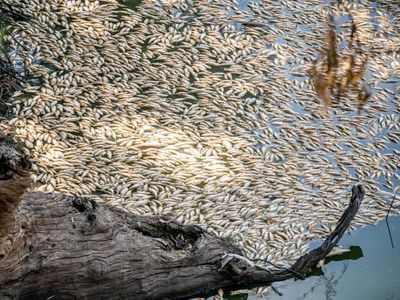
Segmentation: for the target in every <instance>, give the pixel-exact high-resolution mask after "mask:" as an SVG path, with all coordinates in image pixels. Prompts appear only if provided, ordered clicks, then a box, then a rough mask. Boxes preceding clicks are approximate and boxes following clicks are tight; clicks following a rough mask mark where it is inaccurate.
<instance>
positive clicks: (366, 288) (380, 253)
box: [224, 216, 400, 300]
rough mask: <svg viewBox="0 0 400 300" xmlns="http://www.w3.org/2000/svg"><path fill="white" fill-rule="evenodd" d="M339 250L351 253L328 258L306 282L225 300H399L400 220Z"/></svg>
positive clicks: (370, 229)
mask: <svg viewBox="0 0 400 300" xmlns="http://www.w3.org/2000/svg"><path fill="white" fill-rule="evenodd" d="M318 245H319V243H313V244H312V245H311V247H312V248H315V247H317V246H318ZM340 246H342V247H344V248H349V249H350V250H351V251H350V252H347V253H344V254H342V255H337V256H332V257H329V258H327V259H326V260H325V264H324V266H323V267H322V268H316V269H314V270H313V271H312V272H311V273H310V274H309V275H308V277H307V278H306V279H305V280H295V281H294V280H287V281H283V282H276V283H274V284H272V288H271V290H270V291H269V292H268V293H267V294H265V295H263V296H260V295H256V290H250V291H247V292H246V293H244V292H243V293H239V294H236V295H230V296H226V297H224V299H226V300H239V299H241V300H245V299H246V300H256V299H264V300H278V299H279V300H289V299H290V300H292V299H306V300H310V299H312V300H320V299H327V300H334V299H336V300H339V299H351V300H358V299H359V300H376V299H393V300H398V299H400V217H398V216H396V217H389V218H388V219H387V220H383V221H381V222H380V223H378V225H376V226H373V225H370V226H367V227H364V228H361V229H358V230H355V231H353V232H351V234H347V235H345V236H344V237H343V238H342V239H341V241H340Z"/></svg>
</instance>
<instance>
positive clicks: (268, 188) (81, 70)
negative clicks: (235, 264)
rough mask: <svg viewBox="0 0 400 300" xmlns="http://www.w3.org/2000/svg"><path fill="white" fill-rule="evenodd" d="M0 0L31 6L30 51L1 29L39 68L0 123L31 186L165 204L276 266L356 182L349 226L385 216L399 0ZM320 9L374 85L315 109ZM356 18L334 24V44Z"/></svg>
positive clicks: (395, 113) (394, 181) (132, 203)
mask: <svg viewBox="0 0 400 300" xmlns="http://www.w3.org/2000/svg"><path fill="white" fill-rule="evenodd" d="M5 2H6V3H9V4H10V5H12V6H13V7H20V8H21V9H22V10H23V12H24V13H25V14H26V15H27V16H29V18H30V20H29V22H18V23H17V24H16V27H15V29H14V30H15V33H18V40H19V41H20V42H21V43H23V45H24V47H26V48H27V50H28V51H25V50H24V49H21V48H20V47H19V46H18V44H17V43H16V42H15V41H14V40H13V39H10V40H9V43H10V45H11V47H13V48H14V49H18V53H19V55H20V56H21V57H23V58H24V61H25V65H26V68H27V74H31V76H34V77H35V78H40V82H39V81H38V82H37V83H36V84H33V83H30V84H26V85H23V87H22V90H21V91H18V92H16V93H14V95H13V97H12V106H13V115H14V117H13V118H12V119H11V120H4V121H3V122H1V123H0V124H1V125H0V126H1V128H2V129H8V130H10V129H11V128H12V130H13V131H15V134H16V137H17V138H18V139H19V140H21V141H22V142H23V143H24V144H25V151H26V152H27V153H28V154H29V155H30V156H31V158H32V161H33V166H32V168H33V175H32V177H33V180H34V182H35V185H34V186H33V188H32V190H34V191H43V192H61V193H66V194H73V195H84V196H87V197H90V198H93V199H95V200H98V201H103V202H106V203H109V204H112V205H115V206H118V207H122V208H125V209H127V210H129V211H132V212H135V213H138V214H169V215H171V216H173V217H175V218H177V219H178V220H179V221H182V222H184V223H191V224H198V225H200V226H203V227H205V228H208V229H209V230H211V231H212V232H214V233H215V234H217V235H219V236H223V237H226V238H229V239H230V240H232V241H233V242H235V243H236V244H238V245H240V246H241V247H243V249H245V251H246V252H247V254H248V255H249V257H250V258H254V259H258V258H259V259H268V260H269V261H272V262H274V263H278V264H280V265H281V266H283V267H285V266H288V265H289V264H290V262H293V260H295V259H296V258H297V257H298V256H299V255H301V254H302V253H304V252H305V251H306V250H307V243H308V241H310V240H311V239H315V238H319V237H322V236H325V235H326V234H327V233H328V232H329V231H330V230H331V229H332V227H333V226H334V225H335V224H336V221H337V219H338V218H339V217H340V212H341V211H342V210H343V208H344V207H345V206H346V205H347V203H346V202H347V199H348V195H347V194H348V193H349V192H350V191H349V187H351V186H352V185H353V184H355V183H361V184H363V185H364V186H365V188H366V191H367V195H366V197H365V198H366V199H365V201H364V203H363V206H362V207H361V210H360V212H359V215H358V216H357V217H356V218H355V221H354V224H355V225H363V224H370V223H374V222H376V221H378V220H380V219H382V218H384V217H385V216H386V212H387V210H388V202H390V200H391V199H392V197H393V193H394V190H395V187H396V186H399V182H400V173H399V168H398V157H399V154H400V153H399V148H398V143H395V142H396V141H398V140H399V139H400V122H399V105H400V98H399V97H398V93H397V94H396V86H397V85H398V84H399V79H400V78H399V77H400V63H399V54H398V52H396V51H397V50H398V47H397V46H398V44H399V41H400V35H399V32H398V26H397V27H396V25H395V23H394V22H392V21H391V20H392V19H391V18H392V17H391V16H392V15H394V14H395V10H396V8H397V5H396V3H397V1H386V2H385V3H387V5H378V6H377V7H371V6H370V5H369V2H367V1H361V2H357V3H352V4H348V2H343V1H342V2H341V4H339V5H337V6H334V7H332V8H329V7H324V6H321V4H320V2H319V1H311V2H310V1H306V2H304V1H300V2H292V1H272V2H268V3H267V2H265V1H258V2H252V1H247V2H246V5H245V8H246V9H241V8H240V7H238V5H237V1H233V0H232V1H231V0H224V1H212V2H210V1H205V0H204V1H203V0H200V1H198V0H196V1H194V0H192V1H190V0H178V1H166V0H160V1H156V2H154V1H142V2H140V3H139V2H138V1H133V2H132V3H136V4H137V3H139V4H138V5H136V4H135V7H134V9H130V8H129V7H127V6H126V5H125V4H124V3H122V2H121V3H118V2H117V1H115V0H103V1H83V0H82V1H81V0H68V1H67V0H65V1H53V0H48V1H33V0H5ZM390 3H392V4H393V5H392V6H391V4H390ZM330 9H331V10H332V13H334V14H335V16H336V17H335V18H337V19H338V18H340V16H348V15H349V13H350V14H351V16H352V18H353V20H354V24H356V26H357V27H356V28H357V31H356V32H357V43H359V44H360V47H362V48H363V49H364V48H365V49H369V52H368V67H366V66H365V64H366V63H365V64H364V67H363V68H365V70H363V71H362V70H361V69H362V68H361V67H360V69H358V70H359V71H357V70H355V71H352V72H353V73H352V74H353V75H352V79H351V80H350V79H349V81H348V82H347V81H346V84H348V83H349V85H351V82H353V83H354V84H358V82H359V80H355V79H354V78H355V76H356V75H357V74H359V75H362V73H363V74H364V75H363V77H364V78H365V79H364V81H365V86H366V87H368V91H367V90H361V94H360V95H358V94H357V93H350V94H349V95H347V96H346V97H342V98H341V99H340V103H337V101H333V99H332V101H331V102H332V103H328V100H326V104H325V105H326V106H327V107H328V106H329V109H328V110H327V112H325V113H324V112H321V110H320V103H319V101H318V98H317V97H316V96H315V91H314V87H313V85H314V83H313V82H312V80H309V79H308V77H307V74H306V70H309V69H310V68H311V67H312V62H313V61H315V59H316V55H317V53H318V51H319V49H321V48H322V47H323V46H324V45H325V40H324V37H323V34H322V32H323V31H324V28H325V24H326V16H327V15H328V13H329V10H330ZM371 13H375V15H374V17H373V19H374V20H373V22H374V24H379V26H381V27H379V26H378V27H377V25H376V26H373V25H372V23H371V22H370V21H369V20H370V19H371V17H370V14H371ZM341 20H342V19H341ZM238 24H265V26H264V27H263V28H259V26H247V25H245V26H243V25H242V26H237V25H238ZM304 26H306V28H307V30H304V28H305V27H304ZM302 28H303V29H302ZM351 28H352V23H351V22H349V21H346V19H344V21H343V23H341V24H340V25H337V26H336V29H335V35H336V43H337V47H338V49H339V48H340V47H341V45H342V44H343V43H345V41H346V39H347V37H348V33H349V32H350V33H351ZM354 39H355V38H354ZM331 43H333V40H332V39H331ZM355 43H356V42H355V41H354V43H353V44H354V45H353V46H354V47H356V46H355ZM396 45H397V46H396ZM357 47H358V46H357ZM340 49H341V48H340ZM329 55H331V56H332V57H333V56H334V54H333V53H330V52H329ZM358 56H359V55H358V54H357V57H358ZM357 57H355V56H354V58H355V61H356V62H355V64H357V63H359V62H358V60H357ZM360 58H361V57H360ZM340 62H341V61H339V62H338V63H339V64H340ZM330 64H331V69H332V70H333V69H334V68H335V64H336V63H335V62H334V60H332V62H331V63H330ZM350 64H352V63H350ZM361 65H362V62H361ZM361 71H362V72H361ZM290 74H295V76H293V75H290ZM296 78H303V79H302V80H296ZM338 79H339V77H337V78H336V77H335V79H334V81H336V82H337V81H338ZM318 80H319V79H318ZM324 80H325V81H323V80H322V79H321V80H319V81H317V84H318V86H321V88H320V89H319V92H318V93H319V95H320V96H322V97H328V92H329V93H331V92H330V91H329V89H330V85H331V84H332V83H331V80H332V79H329V80H328V79H324ZM367 94H368V95H367ZM366 98H368V99H369V100H368V101H365V100H366ZM357 99H358V100H357ZM357 101H358V104H356V103H357ZM357 106H358V107H360V108H361V107H362V108H363V112H362V113H360V114H357V110H358V107H357ZM300 108H301V109H300ZM393 141H394V142H393ZM389 199H390V200H389ZM398 204H399V203H398V202H396V203H394V205H393V208H392V212H393V213H398ZM287 259H288V261H287Z"/></svg>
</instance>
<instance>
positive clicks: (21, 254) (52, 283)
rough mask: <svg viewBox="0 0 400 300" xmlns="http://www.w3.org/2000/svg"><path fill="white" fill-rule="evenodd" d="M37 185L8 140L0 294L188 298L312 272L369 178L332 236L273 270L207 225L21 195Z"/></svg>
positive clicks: (2, 162)
mask: <svg viewBox="0 0 400 300" xmlns="http://www.w3.org/2000/svg"><path fill="white" fill-rule="evenodd" d="M29 183H30V179H29V161H28V159H27V158H26V157H25V156H24V155H23V154H22V152H21V151H20V150H19V149H18V148H17V147H16V146H15V145H14V144H12V143H11V142H9V141H7V139H5V138H0V228H1V231H0V242H1V244H0V299H42V300H43V299H169V298H187V297H190V296H194V295H198V294H202V293H206V292H209V291H211V290H214V289H217V288H221V287H226V286H231V287H232V286H237V287H240V286H243V285H246V284H253V283H268V282H273V281H277V280H284V279H287V278H290V277H293V276H296V275H300V274H304V273H306V272H308V271H309V270H310V268H312V267H314V266H315V265H316V264H317V263H318V261H319V260H321V259H323V258H324V257H325V255H326V254H328V253H329V252H330V251H331V249H332V248H333V246H334V245H335V244H336V243H337V242H338V241H339V239H340V238H341V236H342V235H343V234H344V232H345V231H346V229H347V227H348V226H349V224H350V222H351V220H352V219H353V217H354V216H355V214H356V213H357V211H358V208H359V206H360V203H361V200H362V198H363V195H364V192H363V189H362V188H361V186H356V187H353V191H352V196H351V200H350V204H349V207H348V208H347V209H346V211H345V212H344V214H343V216H342V217H341V218H340V220H339V222H338V224H337V227H336V229H335V230H334V231H333V232H332V233H331V234H330V235H329V236H328V237H327V239H326V240H325V242H324V243H323V244H322V245H321V246H320V247H319V248H317V249H315V250H312V251H311V252H309V253H307V254H305V255H304V256H302V257H300V258H299V259H298V261H297V262H296V263H295V264H294V265H293V266H292V268H291V269H288V270H276V271H274V272H271V271H269V270H265V269H263V268H261V267H259V266H257V265H255V264H253V263H252V262H251V261H249V260H247V259H246V258H245V257H244V256H243V252H242V251H241V250H240V249H239V248H237V247H236V246H234V245H232V244H230V243H229V242H227V241H225V240H223V239H221V238H218V237H216V236H214V235H213V234H211V233H208V232H207V231H205V230H204V229H202V228H200V227H197V226H185V225H182V224H180V223H178V222H176V221H174V220H172V219H170V218H168V217H165V216H154V217H145V216H138V215H134V214H130V213H127V212H124V211H122V210H119V209H117V208H114V207H111V206H107V205H101V204H98V203H96V202H94V201H92V200H88V199H85V198H81V197H74V196H66V195H60V194H49V193H26V194H25V195H23V196H22V194H23V192H24V191H25V190H26V188H27V187H28V186H29ZM21 196H22V199H21ZM17 206H18V207H17Z"/></svg>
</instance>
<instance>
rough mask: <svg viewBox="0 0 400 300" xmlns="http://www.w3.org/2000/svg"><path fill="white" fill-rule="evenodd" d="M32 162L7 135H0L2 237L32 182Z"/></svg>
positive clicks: (0, 221)
mask: <svg viewBox="0 0 400 300" xmlns="http://www.w3.org/2000/svg"><path fill="white" fill-rule="evenodd" d="M29 170H30V162H29V159H28V158H27V157H26V156H25V155H24V153H23V152H22V151H21V150H20V149H18V147H17V146H16V145H15V144H14V143H13V142H12V141H11V140H10V139H9V138H8V137H6V136H0V237H1V236H2V235H3V234H4V233H5V232H6V231H7V229H8V227H9V225H10V223H12V221H13V219H14V217H13V216H14V211H15V208H16V207H17V206H18V204H19V203H20V201H21V197H22V195H23V194H24V193H25V191H26V189H27V188H29V186H30V184H31V179H30V176H29Z"/></svg>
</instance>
